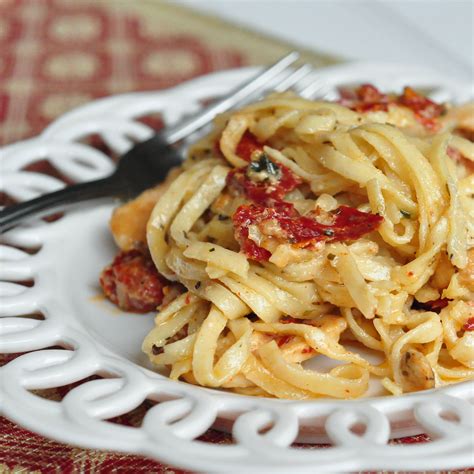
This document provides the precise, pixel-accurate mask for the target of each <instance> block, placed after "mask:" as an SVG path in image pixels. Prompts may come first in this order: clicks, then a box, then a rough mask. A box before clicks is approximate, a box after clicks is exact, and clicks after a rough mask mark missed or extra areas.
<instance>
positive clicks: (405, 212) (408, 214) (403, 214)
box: [400, 209, 411, 219]
mask: <svg viewBox="0 0 474 474" xmlns="http://www.w3.org/2000/svg"><path fill="white" fill-rule="evenodd" d="M400 213H401V215H402V216H403V217H405V218H406V219H410V218H411V214H410V213H409V212H408V211H404V210H403V209H400Z"/></svg>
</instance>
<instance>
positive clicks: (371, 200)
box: [100, 85, 474, 399]
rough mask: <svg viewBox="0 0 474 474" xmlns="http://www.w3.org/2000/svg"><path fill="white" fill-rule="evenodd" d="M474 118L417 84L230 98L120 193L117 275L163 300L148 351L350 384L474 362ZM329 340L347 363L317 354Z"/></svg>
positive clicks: (290, 392) (268, 382) (352, 389)
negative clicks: (153, 179) (323, 95)
mask: <svg viewBox="0 0 474 474" xmlns="http://www.w3.org/2000/svg"><path fill="white" fill-rule="evenodd" d="M473 131H474V107H473V104H468V105H464V106H459V107H451V108H450V107H448V106H445V105H439V104H436V103H434V102H433V101H431V100H430V99H428V98H426V97H424V96H423V95H421V94H419V93H417V92H415V91H414V90H413V89H411V88H409V87H406V88H405V89H404V91H403V92H402V94H400V95H394V94H383V93H382V92H380V91H379V90H378V89H376V88H375V87H374V86H371V85H362V86H359V87H357V88H352V89H347V90H344V91H341V98H340V100H338V101H335V102H328V101H310V100H305V99H303V98H301V97H298V96H297V95H295V94H293V93H283V94H271V95H269V96H268V97H266V98H265V99H262V100H260V101H259V102H256V103H254V104H251V105H248V106H245V107H243V108H242V109H240V110H237V111H235V110H234V111H231V112H229V113H226V114H223V115H221V116H219V117H217V118H216V120H215V123H214V128H213V131H212V132H211V133H210V134H208V135H207V136H205V137H204V138H202V139H201V140H199V141H198V142H197V143H195V144H194V145H193V146H191V147H190V149H189V151H188V156H187V159H186V160H185V161H184V163H183V165H182V166H181V167H180V168H179V169H175V170H173V171H172V172H171V173H170V175H169V176H168V178H167V180H166V181H165V182H164V183H162V184H160V185H159V186H157V187H156V188H153V189H150V190H147V191H145V192H144V193H143V194H142V195H140V196H139V197H138V198H137V199H135V200H134V201H131V202H129V203H126V204H124V205H123V206H121V207H120V208H118V209H116V210H115V212H114V214H113V216H112V219H111V230H112V233H113V235H114V237H115V240H116V242H117V244H118V246H119V247H120V249H121V251H120V253H119V254H118V255H117V257H116V258H115V260H114V262H113V263H112V264H111V265H109V266H107V267H106V268H105V269H104V271H103V272H102V274H101V278H100V280H101V285H102V288H103V290H104V292H105V294H106V296H107V297H108V298H109V299H110V300H111V301H113V302H114V303H116V304H118V305H119V306H120V307H121V308H123V309H125V310H131V311H136V312H149V311H155V309H156V308H157V307H158V313H157V315H156V317H155V324H154V328H153V329H152V330H151V331H150V333H149V334H148V335H147V336H146V338H145V340H144V342H143V351H144V352H145V353H146V354H147V355H148V357H149V359H150V361H151V363H152V364H153V365H154V366H156V367H157V368H166V369H167V370H169V376H170V377H171V378H172V379H180V380H184V381H186V382H189V383H192V384H197V385H201V386H206V387H214V388H221V389H227V390H230V391H233V392H237V393H241V394H246V395H257V396H268V397H277V398H286V399H310V398H318V397H334V398H342V399H346V398H357V397H361V396H363V395H364V394H365V393H366V392H367V389H368V385H369V380H370V379H373V378H375V379H378V380H380V382H381V384H382V386H383V387H384V389H385V390H386V392H387V393H388V394H395V395H398V394H402V393H406V392H412V391H417V390H424V389H430V388H434V387H439V386H443V385H445V384H450V383H455V382H459V381H462V380H467V379H470V378H472V377H473V374H474V144H473V143H472V141H471V140H473V136H472V135H473ZM157 159H159V157H157ZM357 347H362V348H364V350H366V351H368V352H370V353H373V354H374V355H377V356H378V359H379V360H380V361H379V362H377V363H373V362H370V361H369V360H368V358H367V357H364V356H363V355H361V353H359V351H358V350H357ZM315 357H316V358H321V357H326V358H329V359H331V360H333V361H336V363H334V364H333V365H332V368H330V369H328V370H326V371H322V370H321V371H319V370H312V369H309V368H307V367H306V364H305V361H307V360H308V359H312V358H315Z"/></svg>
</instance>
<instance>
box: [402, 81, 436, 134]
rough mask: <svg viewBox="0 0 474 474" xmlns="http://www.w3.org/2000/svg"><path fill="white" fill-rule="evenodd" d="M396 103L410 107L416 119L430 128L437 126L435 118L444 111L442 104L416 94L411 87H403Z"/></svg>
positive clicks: (433, 128) (434, 128)
mask: <svg viewBox="0 0 474 474" xmlns="http://www.w3.org/2000/svg"><path fill="white" fill-rule="evenodd" d="M397 103H398V104H400V105H404V106H405V107H408V108H409V109H411V110H412V111H413V113H414V114H415V117H416V119H417V120H418V121H419V122H420V123H421V124H423V125H424V126H425V127H426V128H428V129H430V130H436V128H437V127H438V125H437V122H436V119H437V118H438V117H439V116H440V115H441V114H443V112H444V107H443V106H442V105H439V104H436V103H435V102H433V101H432V100H430V99H428V98H427V97H425V96H424V95H421V94H418V93H417V92H416V91H414V90H413V89H412V88H411V87H405V89H404V90H403V94H402V95H401V96H400V97H398V99H397Z"/></svg>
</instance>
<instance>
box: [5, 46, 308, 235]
mask: <svg viewBox="0 0 474 474" xmlns="http://www.w3.org/2000/svg"><path fill="white" fill-rule="evenodd" d="M298 56H299V55H298V53H296V52H291V53H290V54H288V55H286V56H284V57H283V58H282V59H280V60H279V61H278V62H276V63H275V64H273V65H272V66H270V67H268V68H267V69H265V70H264V71H263V72H261V73H259V74H258V75H257V76H255V77H254V78H252V79H251V80H250V81H248V82H246V83H245V84H244V85H242V86H241V87H239V88H238V89H236V90H234V91H233V92H231V93H230V94H229V95H227V96H226V97H224V98H223V99H221V100H219V101H217V102H215V103H211V104H210V105H209V106H208V107H206V108H205V109H203V110H201V111H199V112H198V113H197V114H196V115H194V116H192V117H190V118H188V119H187V120H185V121H182V122H180V123H179V124H178V125H176V126H173V127H169V128H165V129H163V130H161V131H159V132H158V133H157V134H156V135H154V136H153V137H152V138H150V139H149V140H146V141H144V142H142V143H139V144H138V145H136V146H135V147H133V148H132V149H131V150H130V151H128V152H127V153H125V155H123V156H122V157H121V158H120V160H119V162H118V165H117V168H116V170H115V171H114V173H113V174H111V175H110V176H107V177H105V178H102V179H98V180H95V181H89V182H84V183H79V184H75V185H72V186H69V187H66V188H64V189H61V190H59V191H56V192H53V193H49V194H45V195H43V196H40V197H38V198H35V199H31V200H29V201H25V202H23V203H20V204H15V205H13V206H9V207H8V208H6V209H4V210H2V211H0V232H3V231H5V230H7V229H9V228H10V227H12V226H14V225H16V224H18V223H19V222H21V221H22V220H24V219H25V218H26V217H31V216H39V215H44V214H45V213H51V212H56V211H58V210H61V209H63V208H64V207H65V206H67V205H69V204H73V203H77V202H80V201H85V200H89V199H95V198H101V197H108V196H113V197H120V198H122V199H124V200H127V199H131V198H133V197H134V196H136V195H137V194H139V193H140V192H141V191H143V190H145V189H147V188H150V187H152V186H153V185H156V184H157V183H159V182H161V181H162V180H163V179H164V178H165V177H166V175H167V174H168V172H169V171H170V169H171V168H173V167H175V166H177V165H179V164H180V163H181V162H182V160H183V157H182V156H181V154H180V153H179V152H178V151H177V150H176V149H175V148H173V147H171V146H170V145H171V144H173V143H176V142H178V141H179V140H181V139H183V138H185V137H187V136H188V135H190V134H191V133H192V132H195V131H196V130H198V129H200V128H202V127H203V126H204V125H206V124H208V123H209V122H210V121H211V120H212V119H213V118H214V117H215V116H216V115H217V114H219V113H222V112H225V111H226V110H229V109H231V108H232V107H235V106H236V105H237V104H240V103H242V102H243V101H244V100H245V99H248V98H250V97H254V96H255V94H256V93H257V92H260V93H261V92H262V90H264V89H265V87H267V88H268V85H269V83H271V81H272V80H275V79H276V78H277V77H278V76H280V75H281V74H283V73H285V77H284V78H283V79H282V80H281V81H280V82H279V83H278V84H277V85H275V86H274V87H273V89H272V90H276V91H279V92H282V91H285V90H288V89H289V88H291V87H292V86H294V85H295V84H296V83H298V82H299V81H301V79H303V78H304V77H305V76H307V75H308V74H309V73H310V72H311V68H310V66H308V65H304V66H302V67H300V68H299V69H297V70H292V69H289V66H290V65H291V64H293V63H294V62H295V61H296V59H297V58H298ZM308 87H311V88H312V89H311V90H313V89H314V84H310V86H308ZM300 92H301V93H302V94H303V95H307V94H305V90H304V89H302V90H301V91H300Z"/></svg>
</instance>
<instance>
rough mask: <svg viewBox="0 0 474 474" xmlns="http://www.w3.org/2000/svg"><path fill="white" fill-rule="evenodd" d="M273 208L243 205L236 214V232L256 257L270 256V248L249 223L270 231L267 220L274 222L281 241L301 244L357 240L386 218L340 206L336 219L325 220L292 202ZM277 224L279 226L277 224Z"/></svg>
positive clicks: (248, 252) (243, 244) (250, 256)
mask: <svg viewBox="0 0 474 474" xmlns="http://www.w3.org/2000/svg"><path fill="white" fill-rule="evenodd" d="M282 204H284V206H281V207H280V208H279V209H278V208H269V207H264V206H261V205H257V204H251V205H242V206H240V207H239V208H238V209H237V210H236V212H235V214H234V216H233V223H234V228H235V236H236V239H237V241H238V242H239V243H240V245H241V249H242V250H243V252H244V253H245V254H246V255H247V256H248V257H249V258H252V259H254V260H260V261H262V260H268V259H269V258H270V255H271V254H270V252H269V251H268V250H266V249H264V248H262V247H260V246H258V245H257V244H256V243H255V242H254V241H253V240H251V239H250V238H249V227H250V226H256V227H257V228H258V229H259V231H260V233H261V234H262V235H264V236H265V235H266V230H265V228H266V224H267V223H271V224H272V229H273V232H272V235H271V237H272V238H274V239H276V240H279V241H280V242H281V243H290V244H294V245H296V246H298V247H300V248H304V247H308V246H311V245H312V244H314V243H317V242H323V241H325V242H340V241H346V240H356V239H358V238H360V237H361V236H362V235H365V234H367V233H369V232H372V231H374V230H376V229H377V228H378V226H379V225H380V224H381V222H382V220H383V218H382V217H381V216H379V215H377V214H370V213H366V212H361V211H358V210H357V209H354V208H351V207H348V206H340V207H339V208H338V209H336V210H335V211H333V213H332V217H333V222H332V223H331V224H321V223H320V222H318V221H317V220H316V218H314V217H310V216H301V215H300V214H299V213H298V211H296V209H294V207H293V205H292V204H291V203H282ZM275 224H276V228H275Z"/></svg>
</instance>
